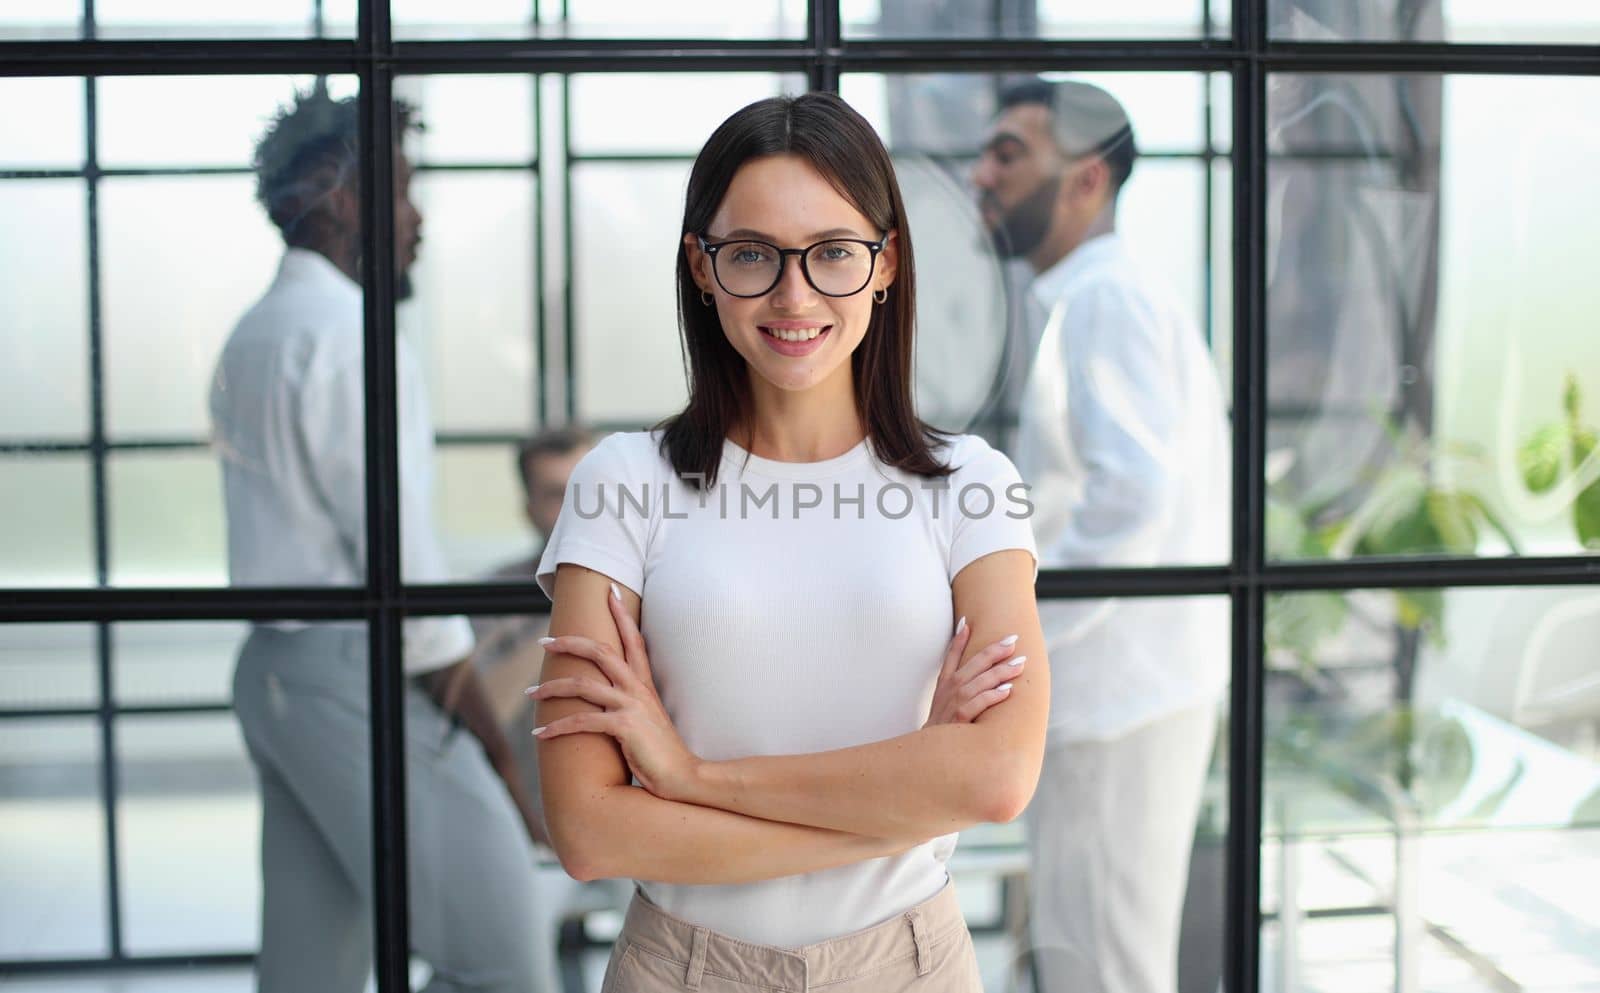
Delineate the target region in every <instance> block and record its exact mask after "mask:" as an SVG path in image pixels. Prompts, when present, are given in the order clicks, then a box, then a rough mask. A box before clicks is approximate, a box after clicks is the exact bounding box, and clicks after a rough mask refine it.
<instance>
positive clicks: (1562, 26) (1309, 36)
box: [1268, 0, 1600, 45]
mask: <svg viewBox="0 0 1600 993" xmlns="http://www.w3.org/2000/svg"><path fill="white" fill-rule="evenodd" d="M1268 32H1269V34H1270V35H1271V36H1272V37H1273V38H1279V39H1284V40H1292V41H1450V42H1471V43H1489V44H1529V45H1538V44H1554V45H1569V44H1594V43H1595V42H1597V41H1600V10H1596V9H1595V7H1594V6H1593V5H1592V4H1588V3H1584V2H1582V0H1578V2H1574V0H1525V2H1522V3H1515V4H1508V3H1497V2H1495V0H1417V2H1411V3H1396V2H1395V0H1353V2H1352V0H1269V5H1268Z"/></svg>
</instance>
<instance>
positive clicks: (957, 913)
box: [600, 883, 983, 993]
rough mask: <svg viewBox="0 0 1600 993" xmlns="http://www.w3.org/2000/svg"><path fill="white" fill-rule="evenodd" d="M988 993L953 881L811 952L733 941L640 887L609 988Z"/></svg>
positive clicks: (659, 992) (665, 992) (705, 992)
mask: <svg viewBox="0 0 1600 993" xmlns="http://www.w3.org/2000/svg"><path fill="white" fill-rule="evenodd" d="M683 990H697V991H699V993H767V991H784V993H806V991H810V990H826V991H827V993H983V983H982V981H981V980H980V979H979V977H978V959H977V956H976V955H975V954H974V952H973V949H972V935H971V934H969V933H968V931H967V924H966V921H965V920H964V919H963V918H962V916H961V907H960V905H959V904H958V903H957V901H956V891H955V887H954V886H953V885H952V884H949V883H947V884H945V887H944V889H942V890H940V891H939V892H938V893H936V894H934V896H932V897H930V898H929V899H928V900H925V901H924V902H922V903H919V904H917V905H916V906H915V907H912V908H911V909H910V910H908V911H906V912H905V913H903V914H900V915H899V916H897V917H894V918H891V919H890V920H887V921H884V922H883V923H881V924H875V925H873V926H872V927H869V928H867V929H865V930H862V931H857V932H855V933H854V934H847V935H844V936H843V937H839V938H832V939H829V940H828V941H823V942H820V943H818V944H815V945H806V946H805V947H803V948H795V949H790V948H775V947H772V946H770V945H756V944H751V943H749V942H746V941H740V940H739V939H737V938H732V937H729V936H728V935H725V934H722V933H720V932H717V931H712V930H710V929H708V928H703V927H697V926H696V925H694V924H690V923H689V922H688V921H685V920H681V919H679V918H677V917H674V916H672V915H671V914H669V913H667V912H666V911H664V910H662V909H661V908H660V907H657V906H656V905H655V904H653V903H651V902H650V901H649V900H648V899H646V897H645V896H644V894H643V893H641V892H638V891H637V890H636V891H635V892H634V896H633V901H632V902H631V903H630V904H629V905H628V916H627V919H626V920H625V922H624V923H623V926H622V933H621V934H620V935H618V936H617V943H616V947H615V948H614V949H613V950H612V953H611V961H610V963H609V964H608V965H607V966H606V976H605V980H604V982H602V983H601V985H600V993H669V991H670V993H679V991H683Z"/></svg>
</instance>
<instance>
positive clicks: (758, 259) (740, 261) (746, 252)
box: [732, 246, 768, 265]
mask: <svg viewBox="0 0 1600 993" xmlns="http://www.w3.org/2000/svg"><path fill="white" fill-rule="evenodd" d="M732 258H733V262H734V264H735V265H760V264H761V263H763V262H766V261H767V260H768V253H767V252H765V251H763V250H762V249H759V248H751V247H749V246H742V247H740V248H736V249H734V250H733V252H732Z"/></svg>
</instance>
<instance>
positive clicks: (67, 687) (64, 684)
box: [0, 624, 100, 709]
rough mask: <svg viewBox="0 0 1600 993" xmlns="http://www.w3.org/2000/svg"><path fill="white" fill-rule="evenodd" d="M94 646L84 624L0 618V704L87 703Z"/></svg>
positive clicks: (95, 696)
mask: <svg viewBox="0 0 1600 993" xmlns="http://www.w3.org/2000/svg"><path fill="white" fill-rule="evenodd" d="M95 646H96V641H95V631H94V628H93V627H91V626H90V625H87V624H0V709H23V708H33V707H89V706H93V705H94V704H95V703H96V702H98V701H99V699H100V673H99V666H98V665H97V664H96V658H97V652H96V650H95Z"/></svg>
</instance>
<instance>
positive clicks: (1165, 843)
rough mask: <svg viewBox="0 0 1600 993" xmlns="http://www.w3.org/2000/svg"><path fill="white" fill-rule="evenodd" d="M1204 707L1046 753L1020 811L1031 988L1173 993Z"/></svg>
mask: <svg viewBox="0 0 1600 993" xmlns="http://www.w3.org/2000/svg"><path fill="white" fill-rule="evenodd" d="M1216 721H1217V719H1216V709H1215V708H1214V707H1212V706H1210V705H1207V706H1204V707H1197V708H1193V709H1190V710H1184V711H1180V712H1179V713H1176V714H1173V715H1171V716H1169V717H1165V718H1162V719H1160V720H1157V721H1155V722H1153V723H1151V724H1147V725H1145V726H1144V727H1141V728H1138V729H1137V730H1134V731H1131V732H1129V733H1128V734H1126V735H1123V736H1121V737H1119V738H1115V739H1113V740H1110V741H1093V742H1066V743H1063V744H1059V745H1056V746H1054V747H1052V748H1049V749H1048V750H1047V751H1046V752H1045V760H1044V769H1043V772H1042V773H1041V775H1040V777H1039V787H1038V789H1037V790H1036V791H1035V793H1034V797H1033V802H1032V803H1031V804H1030V805H1029V807H1028V810H1027V813H1026V814H1025V822H1026V824H1027V828H1028V848H1029V855H1030V857H1031V863H1032V864H1031V874H1030V878H1029V902H1028V910H1029V921H1030V924H1029V927H1030V940H1031V942H1032V946H1033V949H1032V950H1033V953H1034V967H1035V972H1034V985H1035V988H1036V989H1037V990H1038V993H1174V990H1175V989H1176V988H1177V961H1178V934H1179V923H1180V920H1181V917H1182V912H1183V898H1184V891H1185V889H1186V888H1187V883H1188V876H1189V852H1190V848H1191V846H1192V844H1193V841H1194V827H1195V820H1196V818H1197V817H1198V815H1199V810H1200V798H1201V792H1202V788H1203V786H1204V784H1205V775H1206V769H1207V767H1208V766H1209V764H1210V760H1211V748H1212V741H1213V738H1214V736H1215V734H1216Z"/></svg>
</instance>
